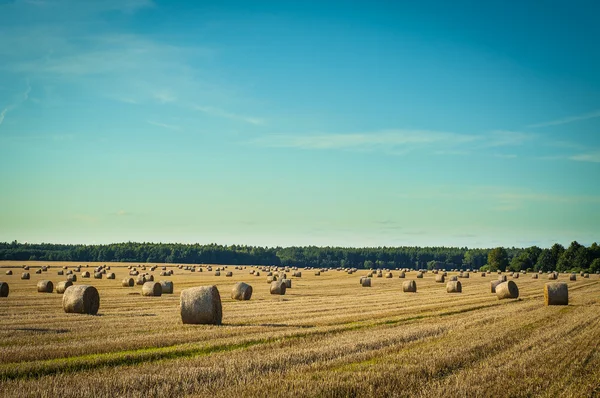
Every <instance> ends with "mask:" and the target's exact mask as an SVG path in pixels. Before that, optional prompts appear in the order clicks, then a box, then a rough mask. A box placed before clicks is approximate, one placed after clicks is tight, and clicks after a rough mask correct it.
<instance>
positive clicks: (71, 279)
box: [67, 274, 77, 282]
mask: <svg viewBox="0 0 600 398" xmlns="http://www.w3.org/2000/svg"><path fill="white" fill-rule="evenodd" d="M67 280H68V281H71V282H77V275H75V274H70V275H67Z"/></svg>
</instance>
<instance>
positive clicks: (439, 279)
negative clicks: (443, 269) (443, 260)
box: [435, 274, 446, 283]
mask: <svg viewBox="0 0 600 398" xmlns="http://www.w3.org/2000/svg"><path fill="white" fill-rule="evenodd" d="M435 281H436V282H437V283H444V282H445V281H446V278H445V277H444V274H437V275H436V276H435Z"/></svg>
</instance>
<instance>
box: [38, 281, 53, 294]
mask: <svg viewBox="0 0 600 398" xmlns="http://www.w3.org/2000/svg"><path fill="white" fill-rule="evenodd" d="M37 291H38V293H52V292H53V291H54V283H52V282H51V281H39V282H38V283H37Z"/></svg>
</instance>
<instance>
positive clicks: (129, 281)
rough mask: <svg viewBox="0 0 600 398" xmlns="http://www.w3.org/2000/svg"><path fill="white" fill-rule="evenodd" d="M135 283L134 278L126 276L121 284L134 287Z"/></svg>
mask: <svg viewBox="0 0 600 398" xmlns="http://www.w3.org/2000/svg"><path fill="white" fill-rule="evenodd" d="M133 285H135V281H134V280H133V278H125V279H123V280H122V281H121V286H123V287H132V286H133Z"/></svg>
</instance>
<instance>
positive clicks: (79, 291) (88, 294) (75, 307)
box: [63, 285, 100, 315]
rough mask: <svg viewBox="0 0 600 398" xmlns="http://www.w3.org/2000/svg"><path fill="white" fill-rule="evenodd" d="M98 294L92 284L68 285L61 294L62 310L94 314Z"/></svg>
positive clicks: (98, 302) (96, 310) (96, 309)
mask: <svg viewBox="0 0 600 398" xmlns="http://www.w3.org/2000/svg"><path fill="white" fill-rule="evenodd" d="M98 308H100V295H99V294H98V290H97V289H96V288H95V287H94V286H87V285H73V286H69V287H68V288H67V290H65V292H64V294H63V310H64V311H65V312H67V313H74V314H89V315H96V314H97V313H98Z"/></svg>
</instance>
